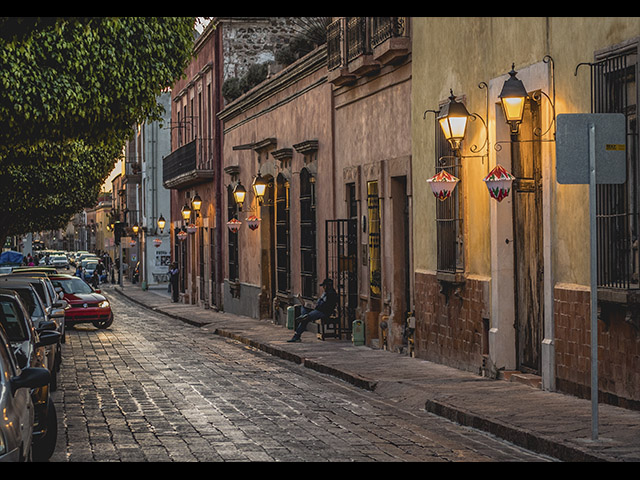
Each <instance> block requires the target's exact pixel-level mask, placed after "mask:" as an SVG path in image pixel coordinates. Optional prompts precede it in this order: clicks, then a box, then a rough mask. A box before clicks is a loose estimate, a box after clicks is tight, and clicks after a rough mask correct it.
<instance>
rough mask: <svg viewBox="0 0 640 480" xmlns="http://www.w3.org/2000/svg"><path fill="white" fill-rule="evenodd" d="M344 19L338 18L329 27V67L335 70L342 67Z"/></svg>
mask: <svg viewBox="0 0 640 480" xmlns="http://www.w3.org/2000/svg"><path fill="white" fill-rule="evenodd" d="M342 38H343V29H342V20H341V19H338V20H336V21H334V22H333V23H331V24H330V25H329V26H328V27H327V68H328V69H329V70H335V69H336V68H338V67H342V66H343V65H344V62H343V61H342Z"/></svg>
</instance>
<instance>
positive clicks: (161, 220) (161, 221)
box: [158, 214, 167, 233]
mask: <svg viewBox="0 0 640 480" xmlns="http://www.w3.org/2000/svg"><path fill="white" fill-rule="evenodd" d="M166 224H167V221H166V220H165V219H164V217H163V216H162V214H160V218H159V219H158V228H159V229H160V233H162V231H163V230H164V226H165V225H166Z"/></svg>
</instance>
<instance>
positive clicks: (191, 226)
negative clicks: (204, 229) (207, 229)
mask: <svg viewBox="0 0 640 480" xmlns="http://www.w3.org/2000/svg"><path fill="white" fill-rule="evenodd" d="M196 230H198V227H196V225H195V223H190V224H189V225H187V233H196Z"/></svg>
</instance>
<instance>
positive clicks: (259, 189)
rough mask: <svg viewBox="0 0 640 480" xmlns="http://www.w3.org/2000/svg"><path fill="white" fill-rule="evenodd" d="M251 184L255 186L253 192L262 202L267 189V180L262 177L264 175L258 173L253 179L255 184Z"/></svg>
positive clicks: (260, 202) (259, 201)
mask: <svg viewBox="0 0 640 480" xmlns="http://www.w3.org/2000/svg"><path fill="white" fill-rule="evenodd" d="M251 186H252V187H253V193H254V194H255V196H256V198H257V199H258V203H259V204H262V199H263V198H264V194H265V193H266V191H267V182H266V181H265V179H264V178H262V175H260V173H258V174H257V175H256V177H255V178H254V179H253V184H252V185H251Z"/></svg>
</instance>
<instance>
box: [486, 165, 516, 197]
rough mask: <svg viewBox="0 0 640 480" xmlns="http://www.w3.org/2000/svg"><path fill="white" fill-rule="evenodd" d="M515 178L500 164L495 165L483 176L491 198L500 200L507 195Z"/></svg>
mask: <svg viewBox="0 0 640 480" xmlns="http://www.w3.org/2000/svg"><path fill="white" fill-rule="evenodd" d="M515 179H516V177H514V176H513V175H511V174H510V173H509V172H507V170H506V169H505V168H504V167H503V166H502V165H496V167H495V168H494V169H493V170H491V171H490V172H489V174H488V175H487V176H486V177H484V182H485V183H486V184H487V188H488V189H489V195H491V198H495V199H496V200H497V201H499V202H501V201H502V200H504V199H505V198H507V197H508V196H509V192H510V191H511V184H512V183H513V181H514V180H515Z"/></svg>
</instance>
